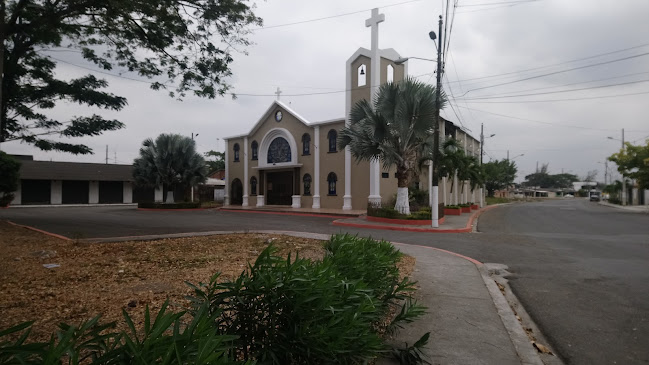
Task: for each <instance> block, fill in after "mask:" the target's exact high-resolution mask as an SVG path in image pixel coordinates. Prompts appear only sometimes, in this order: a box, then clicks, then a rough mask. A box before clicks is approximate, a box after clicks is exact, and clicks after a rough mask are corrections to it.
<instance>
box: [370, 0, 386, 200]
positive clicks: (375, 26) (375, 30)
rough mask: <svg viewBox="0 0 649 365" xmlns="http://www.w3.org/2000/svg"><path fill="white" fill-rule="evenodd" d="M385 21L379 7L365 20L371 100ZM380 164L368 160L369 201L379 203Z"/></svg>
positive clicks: (377, 78) (377, 79) (378, 76)
mask: <svg viewBox="0 0 649 365" xmlns="http://www.w3.org/2000/svg"><path fill="white" fill-rule="evenodd" d="M384 21H385V15H384V14H379V9H378V8H374V9H372V17H371V18H369V19H367V20H365V26H366V27H372V68H371V70H370V87H371V95H372V100H374V99H375V98H376V93H377V92H378V91H379V85H380V84H381V73H380V72H379V70H380V69H381V56H380V54H379V23H381V22H384ZM380 178H381V166H380V163H379V160H372V162H370V196H369V197H368V198H369V201H370V202H371V203H374V204H379V203H381V179H380Z"/></svg>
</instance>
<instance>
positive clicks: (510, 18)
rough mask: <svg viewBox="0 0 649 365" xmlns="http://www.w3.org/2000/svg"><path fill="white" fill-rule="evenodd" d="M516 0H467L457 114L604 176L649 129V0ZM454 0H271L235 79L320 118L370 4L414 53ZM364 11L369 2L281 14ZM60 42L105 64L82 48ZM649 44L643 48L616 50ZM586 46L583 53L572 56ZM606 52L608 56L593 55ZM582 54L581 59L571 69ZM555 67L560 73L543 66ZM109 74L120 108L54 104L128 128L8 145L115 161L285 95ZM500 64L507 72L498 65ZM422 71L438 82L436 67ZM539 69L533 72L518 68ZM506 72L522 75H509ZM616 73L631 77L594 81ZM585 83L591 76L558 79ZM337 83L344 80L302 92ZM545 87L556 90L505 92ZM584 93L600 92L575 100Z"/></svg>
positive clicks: (527, 160)
mask: <svg viewBox="0 0 649 365" xmlns="http://www.w3.org/2000/svg"><path fill="white" fill-rule="evenodd" d="M512 1H519V0H459V2H458V7H457V9H456V12H455V13H456V15H455V20H454V22H453V28H452V32H450V44H449V52H448V53H447V58H446V75H445V76H446V77H445V80H444V81H445V89H446V91H447V93H449V94H450V95H454V100H455V101H454V102H453V106H454V107H455V111H453V109H452V108H451V107H450V106H449V107H447V108H446V109H445V110H444V111H443V115H444V116H445V117H446V118H447V119H449V120H451V121H453V122H455V123H456V124H460V125H463V126H464V127H466V128H467V129H469V130H470V133H471V134H472V135H473V136H474V137H476V138H479V137H480V124H481V123H484V129H485V136H490V135H492V134H495V136H494V137H492V138H488V139H486V141H485V150H486V153H487V154H486V155H485V161H489V160H490V159H503V158H505V157H506V155H507V150H509V153H510V157H512V158H514V157H515V156H519V155H521V154H524V156H520V157H516V158H515V161H516V164H517V165H518V166H519V179H517V181H519V180H520V178H521V177H523V176H524V175H526V174H529V173H532V172H534V170H535V168H536V166H537V162H538V164H539V165H540V164H543V163H549V168H550V172H551V173H560V172H562V171H565V172H570V173H574V174H576V175H578V176H583V175H585V174H586V172H587V171H588V170H593V169H597V170H599V174H598V180H600V181H603V179H604V165H603V162H604V161H605V159H606V157H607V156H609V155H610V154H611V153H613V152H616V151H617V150H619V147H620V141H619V139H620V138H621V129H622V128H625V132H626V135H625V137H626V140H627V141H635V142H636V143H640V142H641V141H644V140H645V138H649V117H648V115H649V82H647V81H649V54H647V53H649V38H648V37H647V36H648V35H649V21H647V19H648V15H649V1H646V0H617V1H612V0H538V1H533V2H524V3H520V4H515V5H514V6H510V5H512V4H511V3H510V2H512ZM442 2H443V1H441V0H435V1H429V0H420V1H405V0H380V1H378V0H377V1H365V0H354V1H349V0H347V1H341V0H327V1H317V2H316V1H304V0H269V1H266V2H258V3H257V10H256V14H257V15H258V16H261V17H262V18H263V19H264V25H265V26H266V27H268V28H266V29H259V30H256V31H255V32H254V34H253V35H251V37H250V39H251V40H252V41H253V42H254V43H255V44H254V45H252V46H250V47H249V48H248V49H247V51H248V55H244V54H241V53H239V54H235V55H234V57H235V62H234V64H233V67H232V70H233V73H234V75H233V77H232V78H231V80H230V81H231V83H232V85H233V86H234V91H235V92H236V93H239V94H266V95H272V94H273V92H274V91H275V89H276V88H277V87H280V88H281V90H282V91H283V93H284V94H283V96H282V99H281V100H282V101H283V102H286V103H290V105H291V107H292V108H293V109H295V110H296V111H297V112H298V113H300V114H301V115H302V116H304V117H306V118H307V119H308V120H311V121H319V120H325V119H332V118H341V117H344V113H345V110H344V108H345V103H344V100H345V99H344V96H345V94H344V92H342V91H343V90H344V88H345V62H346V60H347V58H349V57H350V56H351V55H352V54H353V53H354V52H355V51H356V50H357V49H358V47H366V48H370V30H369V28H366V27H365V19H366V18H368V17H369V16H370V11H369V9H371V8H373V7H379V8H380V11H381V13H383V14H385V18H386V20H385V22H384V23H381V25H380V31H379V32H380V38H379V46H380V47H381V48H394V49H395V50H396V51H397V52H399V53H400V54H401V55H402V56H404V57H408V56H415V57H424V58H434V57H436V55H435V52H436V51H435V46H434V44H433V42H432V41H431V40H430V39H429V37H428V32H429V31H430V30H435V31H436V32H437V19H438V16H439V15H440V14H441V13H442ZM451 3H452V1H451ZM503 3H504V4H503ZM481 4H491V5H481ZM365 9H367V11H363V10H365ZM451 10H452V9H451ZM358 11H362V12H360V13H356V14H350V15H345V16H339V17H333V18H330V19H325V20H320V21H310V22H306V23H302V24H296V25H288V26H281V27H273V26H276V25H283V24H287V23H295V22H300V21H306V20H313V19H318V18H325V17H331V16H336V15H341V14H348V13H353V12H358ZM449 18H450V17H449ZM632 47H635V48H633V49H629V50H626V51H622V52H616V51H620V50H624V49H628V48H632ZM612 52H614V53H612ZM605 53H608V54H605ZM50 54H51V55H53V56H55V57H57V58H61V59H65V60H66V61H68V62H69V63H72V64H76V65H80V66H83V67H89V68H94V67H93V66H92V65H90V64H88V63H86V62H84V61H83V59H81V57H80V56H79V55H77V54H75V53H68V52H52V53H50ZM602 54H605V55H602ZM643 54H645V55H643ZM636 55H641V56H638V57H633V58H629V59H627V60H621V61H615V60H619V59H621V58H628V57H632V56H636ZM593 56H596V57H593ZM585 58H587V59H585ZM580 59H581V60H580ZM573 60H579V61H575V62H569V61H573ZM610 61H615V62H610ZM598 63H605V64H602V65H599V66H592V67H583V66H590V65H594V64H598ZM579 67H580V68H579ZM434 68H435V64H434V63H432V62H427V61H419V60H411V61H410V62H409V73H410V75H415V76H416V75H422V74H430V73H431V72H432V71H433V70H434ZM573 68H579V69H577V70H572V71H568V70H569V69H573ZM530 69H533V70H531V71H526V70H530ZM564 71H565V72H564ZM88 72H89V71H88V70H87V69H83V68H80V67H76V66H74V65H70V64H64V63H60V64H59V67H58V68H57V73H58V74H59V75H60V76H61V77H64V78H71V77H79V76H82V75H84V74H87V73H88ZM115 73H117V72H115ZM550 73H554V74H553V75H548V76H541V75H545V74H550ZM96 75H97V76H99V77H102V78H105V79H106V80H107V81H108V82H109V83H110V86H109V91H111V92H113V93H115V94H117V95H121V96H124V97H126V98H127V99H128V104H129V105H128V106H127V107H126V108H125V109H124V110H122V111H121V112H117V113H114V112H106V111H96V110H90V108H86V107H80V106H78V105H73V104H70V105H61V107H58V108H57V109H56V110H53V111H52V112H51V113H52V114H51V115H52V116H54V117H58V118H60V119H61V120H66V119H69V118H70V117H71V116H74V115H87V114H90V113H92V112H99V113H101V114H102V115H104V116H106V117H111V118H118V119H119V120H121V121H122V122H124V123H125V124H126V128H125V129H122V130H120V131H116V132H108V133H105V134H104V135H102V136H99V137H93V138H87V139H85V140H83V143H86V144H87V145H89V146H90V147H91V148H93V149H94V151H95V154H94V155H89V156H74V155H69V154H63V153H48V152H41V151H38V150H36V149H34V148H31V147H29V146H27V145H25V144H20V143H18V142H10V143H4V144H3V145H2V150H4V151H7V152H9V153H16V154H32V155H34V157H35V159H38V160H50V159H52V160H54V161H83V162H104V161H105V149H106V145H108V150H109V162H110V163H115V161H117V163H126V164H130V163H131V162H132V161H133V159H134V158H135V157H137V154H138V149H139V146H140V144H141V142H142V141H143V140H144V139H145V138H148V137H156V136H157V135H158V134H160V133H180V134H184V135H188V136H189V135H190V134H191V133H192V132H193V133H194V134H199V135H198V137H196V141H197V145H198V148H199V151H200V152H205V151H209V150H219V151H222V150H223V148H224V144H223V140H222V138H223V137H227V136H231V135H236V134H242V133H246V132H248V131H249V130H250V128H251V127H252V126H253V125H254V124H255V123H256V122H257V120H258V119H259V117H260V116H261V114H262V113H263V112H264V111H265V110H266V109H267V108H268V106H269V105H270V103H271V102H272V101H273V100H274V97H273V96H243V95H242V96H240V97H239V98H237V99H236V100H233V99H232V98H230V97H224V98H218V99H215V100H209V99H200V98H195V97H187V98H186V99H185V100H184V101H182V102H181V101H176V100H174V99H171V98H169V97H168V96H167V94H166V93H165V92H164V91H160V92H156V91H153V90H150V89H149V87H148V86H149V85H148V84H146V83H143V82H137V81H131V80H127V79H124V78H119V77H111V76H107V75H102V74H96ZM493 75H498V76H494V77H487V76H493ZM124 76H128V77H133V78H138V76H137V75H129V74H127V73H126V74H124ZM535 76H541V77H535ZM532 77H533V78H532ZM419 78H420V79H421V80H423V81H424V82H431V83H434V82H435V78H434V76H431V75H424V76H420V77H419ZM527 78H532V79H529V80H524V81H520V82H514V81H518V80H522V79H527ZM458 80H459V82H458ZM642 81H645V82H642ZM509 82H511V83H509ZM503 83H509V84H507V85H501V86H496V85H498V84H503ZM613 84H625V85H618V86H610V87H598V88H593V87H596V86H604V85H613ZM584 88H588V89H587V90H579V91H572V92H557V91H562V90H572V89H584ZM473 89H476V90H473ZM330 91H341V92H339V93H332V94H326V95H303V96H297V95H296V96H289V95H291V94H312V93H319V92H330ZM643 92H644V93H645V94H638V95H627V96H618V97H610V96H614V95H621V94H633V93H643ZM539 93H546V94H542V95H530V96H525V97H504V98H503V97H502V96H510V95H520V94H539ZM462 95H464V96H462ZM496 96H497V97H499V98H489V99H484V98H485V97H496ZM480 98H482V99H480ZM584 98H589V99H585V100H567V99H584ZM456 114H457V115H456ZM609 136H611V137H614V138H615V139H617V140H610V139H608V138H607V137H609ZM598 162H602V164H600V163H598ZM609 169H610V170H611V171H614V170H615V169H614V167H612V166H609ZM615 175H617V176H619V175H618V174H617V173H616V172H615Z"/></svg>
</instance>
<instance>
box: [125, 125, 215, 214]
mask: <svg viewBox="0 0 649 365" xmlns="http://www.w3.org/2000/svg"><path fill="white" fill-rule="evenodd" d="M133 167H134V168H133V177H134V179H135V183H136V184H137V185H140V186H147V187H157V186H160V185H162V189H163V200H164V201H165V202H167V203H173V202H174V196H173V192H174V191H175V190H176V188H177V187H183V188H185V189H186V188H188V187H190V186H193V185H196V184H198V183H203V182H205V181H206V180H207V166H206V163H205V160H204V159H203V156H201V155H200V154H198V153H196V143H195V142H194V141H193V140H192V139H191V138H189V137H184V136H181V135H179V134H161V135H159V136H158V138H156V140H155V141H153V140H152V139H150V138H148V139H146V140H145V141H144V142H142V148H140V157H138V158H136V159H135V162H134V163H133ZM169 191H171V196H170V197H169V199H167V197H168V196H169V194H168V192H169Z"/></svg>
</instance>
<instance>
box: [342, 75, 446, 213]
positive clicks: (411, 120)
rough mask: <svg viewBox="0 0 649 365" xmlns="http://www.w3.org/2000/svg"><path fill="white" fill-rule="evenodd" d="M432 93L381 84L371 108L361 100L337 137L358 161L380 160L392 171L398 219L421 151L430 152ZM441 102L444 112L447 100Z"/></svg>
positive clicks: (418, 86)
mask: <svg viewBox="0 0 649 365" xmlns="http://www.w3.org/2000/svg"><path fill="white" fill-rule="evenodd" d="M436 92H437V91H436V90H435V88H434V87H432V86H430V85H428V84H425V83H423V82H420V81H417V80H416V79H413V78H407V79H405V80H403V81H401V82H398V83H393V82H389V83H386V84H383V85H381V87H380V88H379V90H378V93H377V95H376V98H375V99H374V100H373V103H370V102H369V101H368V100H365V99H363V100H361V101H359V102H358V103H356V104H355V105H354V106H353V107H352V109H351V113H350V116H349V120H350V125H349V127H345V128H343V129H342V130H341V132H340V135H339V140H338V144H339V146H340V148H345V147H347V146H349V147H350V151H351V153H352V155H353V156H354V157H355V158H356V159H357V160H366V161H371V160H375V159H380V160H381V162H382V163H383V167H384V169H386V170H387V169H389V168H390V167H391V166H395V167H396V170H397V171H396V175H397V186H398V189H397V190H398V191H397V202H396V205H395V209H397V210H398V211H399V212H400V213H403V214H410V205H409V202H408V184H409V183H410V180H411V178H412V176H413V174H416V173H417V171H418V167H419V162H420V159H421V158H422V157H423V156H425V155H427V153H426V152H425V151H427V150H432V146H433V133H432V131H433V126H434V125H435V122H436V115H437V114H436V111H437V108H436V105H435V93H436ZM440 99H441V104H440V105H441V106H442V107H443V106H444V105H445V104H446V96H445V95H444V94H443V93H442V94H441V95H440Z"/></svg>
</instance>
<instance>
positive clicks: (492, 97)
mask: <svg viewBox="0 0 649 365" xmlns="http://www.w3.org/2000/svg"><path fill="white" fill-rule="evenodd" d="M643 82H649V80H638V81H629V82H622V83H618V84H610V85H599V86H591V87H581V88H577V89H569V90H557V91H546V92H542V93H530V94H519V95H502V96H481V97H475V98H464V99H460V100H466V101H468V100H487V99H505V98H520V97H525V96H537V95H548V94H559V93H569V92H575V91H584V90H593V89H603V88H607V87H615V86H623V85H632V84H640V83H643Z"/></svg>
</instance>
